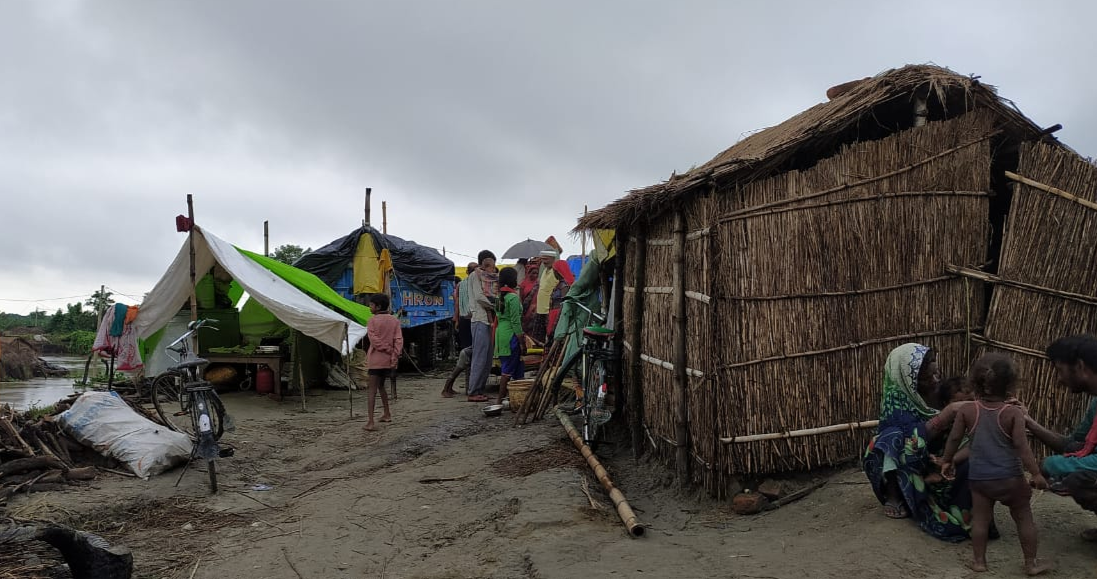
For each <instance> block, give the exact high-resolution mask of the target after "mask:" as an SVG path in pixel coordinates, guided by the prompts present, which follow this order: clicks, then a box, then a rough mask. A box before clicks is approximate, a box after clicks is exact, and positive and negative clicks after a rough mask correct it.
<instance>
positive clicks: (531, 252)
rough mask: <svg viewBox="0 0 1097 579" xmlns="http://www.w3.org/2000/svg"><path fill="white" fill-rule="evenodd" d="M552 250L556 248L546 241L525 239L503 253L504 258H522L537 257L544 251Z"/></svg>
mask: <svg viewBox="0 0 1097 579" xmlns="http://www.w3.org/2000/svg"><path fill="white" fill-rule="evenodd" d="M545 250H550V251H556V248H554V247H552V246H551V245H549V244H547V243H545V242H544V241H534V240H532V239H527V240H525V241H519V242H518V243H515V244H514V245H512V246H510V249H508V250H507V251H506V253H504V254H503V257H502V259H522V258H523V257H526V258H529V257H537V256H538V255H540V253H541V252H542V251H545Z"/></svg>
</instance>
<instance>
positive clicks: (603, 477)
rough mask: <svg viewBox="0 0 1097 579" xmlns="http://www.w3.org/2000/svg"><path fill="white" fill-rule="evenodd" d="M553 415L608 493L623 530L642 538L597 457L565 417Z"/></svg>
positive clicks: (625, 502)
mask: <svg viewBox="0 0 1097 579" xmlns="http://www.w3.org/2000/svg"><path fill="white" fill-rule="evenodd" d="M554 413H555V414H556V418H557V419H559V420H560V424H561V425H563V427H564V430H565V431H567V433H568V437H569V438H571V442H572V443H573V444H575V448H578V449H579V453H580V454H582V455H583V458H585V459H586V460H587V464H588V465H590V468H591V469H592V470H593V471H594V476H595V477H596V478H597V479H598V482H600V483H602V487H603V488H605V489H606V492H607V493H609V498H610V500H612V501H613V506H614V507H615V508H616V509H617V516H619V517H621V522H622V523H624V524H625V529H626V530H628V533H629V535H630V536H633V537H642V536H643V535H644V525H643V524H641V523H640V521H639V520H637V518H636V513H634V512H633V511H632V507H631V506H629V504H628V499H626V498H625V495H624V494H623V493H622V492H621V491H619V490H617V487H616V486H614V485H613V480H612V479H610V478H609V472H607V471H606V469H605V467H603V466H602V463H601V462H599V461H598V457H597V456H595V455H594V452H593V451H592V450H591V449H590V447H589V446H587V445H586V443H584V442H583V437H582V436H580V435H579V431H577V430H575V425H573V424H572V423H571V420H569V419H568V417H567V415H566V414H564V413H563V412H561V411H560V409H556V411H555V412H554Z"/></svg>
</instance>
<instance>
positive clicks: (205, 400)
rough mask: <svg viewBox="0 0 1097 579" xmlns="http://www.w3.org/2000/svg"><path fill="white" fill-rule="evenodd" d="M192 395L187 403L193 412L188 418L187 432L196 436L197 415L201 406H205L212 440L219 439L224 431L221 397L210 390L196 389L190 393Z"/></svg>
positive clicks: (223, 411)
mask: <svg viewBox="0 0 1097 579" xmlns="http://www.w3.org/2000/svg"><path fill="white" fill-rule="evenodd" d="M190 396H191V397H192V399H191V401H190V404H188V406H189V409H190V412H191V413H193V414H194V416H193V417H189V418H188V424H187V432H188V433H190V434H191V436H196V435H197V433H198V430H197V426H196V425H197V424H198V416H199V414H200V413H201V406H202V405H205V406H206V416H209V422H210V430H211V431H212V432H213V439H214V440H221V435H223V434H224V433H225V405H224V403H222V402H221V397H220V396H218V395H217V393H216V392H214V391H213V390H212V386H211V387H210V390H197V391H195V392H193V393H191V394H190Z"/></svg>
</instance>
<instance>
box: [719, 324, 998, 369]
mask: <svg viewBox="0 0 1097 579" xmlns="http://www.w3.org/2000/svg"><path fill="white" fill-rule="evenodd" d="M972 329H973V330H974V329H977V330H982V328H972ZM967 331H968V330H967V328H957V329H952V330H940V331H936V332H914V333H911V334H903V335H901V336H890V337H887V338H876V339H872V340H864V341H861V342H852V343H850V344H846V345H845V346H836V347H834V348H824V349H821V350H812V351H810V352H796V353H794V354H784V355H781V356H770V357H768V358H761V359H758V360H749V361H746V362H738V363H735V364H724V365H722V366H720V368H722V369H731V368H743V367H745V366H754V365H756V364H763V363H765V362H776V361H778V360H790V359H793V358H804V357H807V356H818V355H819V354H829V353H832V352H841V351H842V350H854V349H858V348H861V347H862V346H868V345H871V344H885V343H887V342H898V341H900V340H912V339H915V338H930V337H934V336H949V335H956V334H964V333H967Z"/></svg>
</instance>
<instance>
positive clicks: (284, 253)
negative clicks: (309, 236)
mask: <svg viewBox="0 0 1097 579" xmlns="http://www.w3.org/2000/svg"><path fill="white" fill-rule="evenodd" d="M311 251H312V248H311V247H310V248H308V249H301V246H300V245H293V244H288V245H279V246H278V247H276V248H274V253H273V254H271V257H272V258H274V259H277V260H278V261H280V262H282V263H287V264H290V265H293V262H295V261H297V260H298V259H300V258H301V256H302V255H305V254H306V253H309V252H311Z"/></svg>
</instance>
